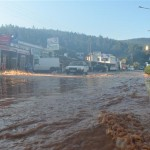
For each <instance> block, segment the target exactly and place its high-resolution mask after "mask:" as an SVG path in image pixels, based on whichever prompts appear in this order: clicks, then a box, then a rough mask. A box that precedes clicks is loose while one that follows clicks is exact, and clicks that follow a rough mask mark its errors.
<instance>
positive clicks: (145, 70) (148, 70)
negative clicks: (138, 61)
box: [144, 66, 150, 74]
mask: <svg viewBox="0 0 150 150" xmlns="http://www.w3.org/2000/svg"><path fill="white" fill-rule="evenodd" d="M144 72H145V73H146V74H150V66H146V67H145V69H144Z"/></svg>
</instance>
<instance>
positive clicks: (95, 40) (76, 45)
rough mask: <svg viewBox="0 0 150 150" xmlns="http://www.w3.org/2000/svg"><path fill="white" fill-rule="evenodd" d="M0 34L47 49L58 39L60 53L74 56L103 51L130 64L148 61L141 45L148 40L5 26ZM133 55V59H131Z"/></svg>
mask: <svg viewBox="0 0 150 150" xmlns="http://www.w3.org/2000/svg"><path fill="white" fill-rule="evenodd" d="M0 34H14V35H15V36H16V37H17V38H18V40H21V41H24V42H28V43H31V44H36V45H40V46H43V47H46V45H47V39H48V38H51V37H58V38H59V44H60V53H61V54H63V53H65V52H67V53H69V55H70V56H72V57H73V56H74V54H75V53H76V52H84V54H88V53H89V52H92V51H101V52H103V53H110V54H113V55H115V56H116V57H118V58H120V59H122V58H125V59H126V60H127V62H128V63H129V64H131V63H133V62H139V63H141V64H143V63H144V62H145V60H146V59H147V56H146V54H145V53H144V51H143V46H141V43H144V42H147V40H148V39H144V38H143V39H132V40H126V41H117V40H113V39H109V38H103V37H102V36H99V37H96V36H90V35H85V34H79V33H73V32H66V31H59V30H52V29H36V28H34V26H33V27H32V28H25V27H18V26H13V25H5V26H3V25H2V26H1V27H0ZM131 55H132V57H131Z"/></svg>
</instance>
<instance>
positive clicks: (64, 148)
mask: <svg viewBox="0 0 150 150" xmlns="http://www.w3.org/2000/svg"><path fill="white" fill-rule="evenodd" d="M148 80H149V79H148V78H147V79H146V78H144V75H143V72H122V73H114V74H110V75H104V76H103V75H87V76H61V75H60V76H57V77H55V76H1V77H0V147H1V149H3V150H10V149H11V150H37V149H38V150H42V149H51V150H84V149H85V150H98V149H101V150H112V149H113V147H114V145H113V142H112V141H111V140H110V138H109V137H107V136H105V134H104V133H105V132H104V131H103V129H101V130H100V129H99V128H98V127H99V123H98V116H99V114H100V112H101V111H102V110H107V111H110V112H117V113H129V112H131V113H133V114H134V115H135V116H136V117H137V118H138V119H139V120H140V121H141V123H142V124H143V126H144V128H145V129H146V130H148V131H150V100H149V96H148V91H147V88H146V85H147V83H148V82H149V81H148ZM145 83H146V84H145ZM79 139H80V140H79ZM84 140H85V141H84ZM99 140H100V141H99ZM96 142H97V143H96ZM93 143H95V144H93Z"/></svg>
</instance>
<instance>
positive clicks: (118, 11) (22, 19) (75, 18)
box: [0, 0, 150, 40]
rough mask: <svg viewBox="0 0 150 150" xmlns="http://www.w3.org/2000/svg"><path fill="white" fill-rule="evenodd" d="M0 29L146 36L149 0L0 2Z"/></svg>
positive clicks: (149, 33)
mask: <svg viewBox="0 0 150 150" xmlns="http://www.w3.org/2000/svg"><path fill="white" fill-rule="evenodd" d="M0 6H1V8H0V10H1V12H0V26H1V25H9V24H12V25H17V26H20V27H26V28H32V27H33V26H34V27H35V28H38V29H43V28H45V29H54V30H60V31H68V32H76V33H79V34H86V35H92V36H97V37H98V36H102V37H104V38H106V37H107V38H110V39H115V40H126V39H132V38H149V37H150V31H149V30H150V9H143V8H139V6H143V7H146V8H150V0H26V1H25V0H0Z"/></svg>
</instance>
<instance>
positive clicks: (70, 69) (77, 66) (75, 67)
mask: <svg viewBox="0 0 150 150" xmlns="http://www.w3.org/2000/svg"><path fill="white" fill-rule="evenodd" d="M88 71H89V66H88V65H87V64H86V62H84V61H73V62H71V63H70V64H69V65H68V66H67V67H66V73H67V74H70V73H72V74H86V75H87V74H88Z"/></svg>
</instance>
